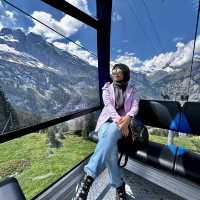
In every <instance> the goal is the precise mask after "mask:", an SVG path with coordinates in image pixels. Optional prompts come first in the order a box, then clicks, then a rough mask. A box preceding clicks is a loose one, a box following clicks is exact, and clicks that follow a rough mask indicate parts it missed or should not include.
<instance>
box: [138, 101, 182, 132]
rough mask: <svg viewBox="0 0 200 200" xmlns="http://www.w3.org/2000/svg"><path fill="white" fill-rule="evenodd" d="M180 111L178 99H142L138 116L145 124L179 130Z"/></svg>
mask: <svg viewBox="0 0 200 200" xmlns="http://www.w3.org/2000/svg"><path fill="white" fill-rule="evenodd" d="M180 111H181V105H180V103H179V102H176V101H158V100H140V104H139V112H138V117H139V119H140V120H141V121H142V122H143V123H144V124H145V125H148V126H153V127H158V128H164V129H170V130H174V131H178V128H179V121H180Z"/></svg>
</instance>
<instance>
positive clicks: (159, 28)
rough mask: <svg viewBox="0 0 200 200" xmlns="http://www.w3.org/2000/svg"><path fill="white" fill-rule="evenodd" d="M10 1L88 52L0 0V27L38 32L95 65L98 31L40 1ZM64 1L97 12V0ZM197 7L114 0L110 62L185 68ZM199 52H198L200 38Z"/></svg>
mask: <svg viewBox="0 0 200 200" xmlns="http://www.w3.org/2000/svg"><path fill="white" fill-rule="evenodd" d="M8 1H9V2H10V3H12V4H14V5H15V6H17V7H19V8H20V9H22V10H23V11H25V12H27V13H28V14H29V15H31V16H32V17H34V18H36V19H39V20H40V21H42V22H43V23H45V24H47V25H48V26H50V27H51V28H53V29H55V30H56V31H58V32H59V33H61V34H63V35H65V36H66V37H68V38H70V39H71V40H73V41H74V42H76V43H77V44H78V45H80V46H84V47H85V48H87V49H88V50H89V51H86V50H85V49H82V48H80V47H79V46H78V45H75V44H73V43H72V42H70V41H68V40H67V39H66V38H64V37H62V36H60V35H59V34H57V33H55V32H53V31H51V30H50V29H48V28H47V27H45V26H43V25H41V24H40V23H38V22H36V21H35V20H33V19H31V18H30V17H26V16H25V15H24V14H22V13H21V12H20V11H17V10H16V9H15V8H13V7H11V6H9V5H7V4H6V3H5V2H3V1H2V0H0V29H1V28H3V27H9V28H15V29H17V28H21V29H22V30H24V32H26V33H29V32H34V33H36V34H40V35H42V36H43V37H44V38H45V39H46V40H47V41H48V42H50V43H53V44H54V45H55V46H56V47H58V48H61V49H63V50H66V51H68V52H71V53H72V54H75V55H77V56H78V57H80V58H82V59H84V60H86V61H88V62H89V63H90V64H91V65H95V66H97V58H96V57H95V56H93V55H92V53H94V54H97V47H96V30H94V29H93V28H91V27H89V26H87V25H85V24H83V23H81V22H79V21H78V20H76V19H74V18H72V17H70V16H69V15H66V14H64V13H62V12H60V11H58V10H57V9H55V8H52V7H51V6H48V5H47V4H45V3H43V2H41V1H40V0H29V1H27V0H8ZM66 1H67V2H69V3H71V4H72V5H74V6H76V7H78V8H79V9H81V10H82V11H84V12H86V13H87V14H89V15H91V16H92V17H95V16H96V1H95V0H66ZM197 7H198V1H197V0H173V1H172V0H113V8H112V27H111V52H110V60H111V64H114V63H116V62H122V63H125V64H127V65H129V67H130V68H131V69H133V70H136V71H137V70H138V71H139V70H141V69H146V70H147V69H148V68H149V67H151V66H155V67H157V68H160V67H162V66H165V65H167V64H170V65H173V66H174V65H176V66H181V65H182V64H184V63H185V62H188V61H190V60H191V57H192V48H193V39H194V32H195V23H196V17H197ZM199 34H200V28H199V30H198V35H199ZM91 52H92V53H91ZM195 53H196V54H199V53H200V37H199V36H198V37H197V43H196V51H195Z"/></svg>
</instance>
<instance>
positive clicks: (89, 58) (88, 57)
mask: <svg viewBox="0 0 200 200" xmlns="http://www.w3.org/2000/svg"><path fill="white" fill-rule="evenodd" d="M53 44H54V45H55V46H56V47H57V48H59V49H62V50H64V51H67V52H69V53H71V54H73V55H75V56H77V57H78V58H80V59H82V60H84V61H86V62H88V63H89V64H90V65H93V66H95V67H97V66H98V61H97V58H96V57H94V56H93V55H92V54H91V53H90V52H88V51H86V50H84V49H82V48H81V47H79V46H78V45H76V44H79V45H81V42H80V41H76V44H74V43H73V42H69V43H67V44H65V43H62V42H54V43H53Z"/></svg>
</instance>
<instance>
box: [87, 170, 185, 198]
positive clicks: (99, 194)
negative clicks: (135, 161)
mask: <svg viewBox="0 0 200 200" xmlns="http://www.w3.org/2000/svg"><path fill="white" fill-rule="evenodd" d="M123 175H124V179H125V182H126V192H127V197H128V200H183V198H181V197H179V196H177V195H175V194H172V193H171V192H168V191H167V190H165V189H163V188H161V187H159V186H158V185H155V184H153V183H151V182H149V181H147V180H145V179H144V178H142V177H139V176H138V175H136V174H134V173H132V172H130V171H128V170H127V169H123ZM114 199H115V188H113V187H112V186H111V185H110V184H109V176H108V172H107V170H106V169H105V170H104V171H103V172H102V173H101V175H100V176H98V177H97V178H96V179H95V181H94V183H93V185H92V187H91V189H90V192H89V195H88V200H114Z"/></svg>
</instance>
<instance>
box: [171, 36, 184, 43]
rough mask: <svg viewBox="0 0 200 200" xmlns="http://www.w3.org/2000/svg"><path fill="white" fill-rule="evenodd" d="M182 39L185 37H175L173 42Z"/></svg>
mask: <svg viewBox="0 0 200 200" xmlns="http://www.w3.org/2000/svg"><path fill="white" fill-rule="evenodd" d="M181 41H183V37H175V38H174V39H173V42H176V43H177V42H181Z"/></svg>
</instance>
